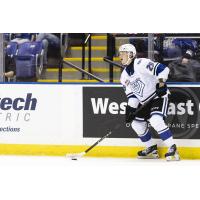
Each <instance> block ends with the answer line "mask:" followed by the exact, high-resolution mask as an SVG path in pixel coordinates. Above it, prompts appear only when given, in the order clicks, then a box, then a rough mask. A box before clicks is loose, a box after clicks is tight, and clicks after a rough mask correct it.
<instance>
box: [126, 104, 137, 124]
mask: <svg viewBox="0 0 200 200" xmlns="http://www.w3.org/2000/svg"><path fill="white" fill-rule="evenodd" d="M135 111H136V108H132V107H131V106H129V105H127V106H126V117H125V121H126V123H131V122H132V121H133V120H134V119H135V117H136V115H135Z"/></svg>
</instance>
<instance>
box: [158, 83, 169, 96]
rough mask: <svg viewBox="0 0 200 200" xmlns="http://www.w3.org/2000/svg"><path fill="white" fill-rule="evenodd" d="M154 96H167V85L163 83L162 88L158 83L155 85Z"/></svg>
mask: <svg viewBox="0 0 200 200" xmlns="http://www.w3.org/2000/svg"><path fill="white" fill-rule="evenodd" d="M156 94H157V95H158V97H162V96H164V95H166V94H167V85H166V83H164V85H163V86H160V83H157V84H156Z"/></svg>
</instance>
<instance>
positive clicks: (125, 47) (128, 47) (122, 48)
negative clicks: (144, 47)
mask: <svg viewBox="0 0 200 200" xmlns="http://www.w3.org/2000/svg"><path fill="white" fill-rule="evenodd" d="M123 51H125V52H131V53H132V56H133V58H134V57H135V56H136V49H135V47H134V45H132V44H123V45H121V46H120V47H119V52H123Z"/></svg>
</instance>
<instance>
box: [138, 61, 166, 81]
mask: <svg viewBox="0 0 200 200" xmlns="http://www.w3.org/2000/svg"><path fill="white" fill-rule="evenodd" d="M137 64H138V65H140V66H139V67H140V68H141V71H142V73H143V74H145V73H147V74H150V75H153V76H155V77H156V78H157V79H161V78H162V79H164V80H167V78H168V74H169V68H168V67H167V66H165V65H163V64H161V63H159V62H153V61H152V60H150V59H146V58H142V59H138V62H137Z"/></svg>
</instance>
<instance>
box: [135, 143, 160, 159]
mask: <svg viewBox="0 0 200 200" xmlns="http://www.w3.org/2000/svg"><path fill="white" fill-rule="evenodd" d="M138 158H139V159H158V158H159V154H158V149H157V145H153V146H150V147H148V148H146V149H144V150H142V151H138Z"/></svg>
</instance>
